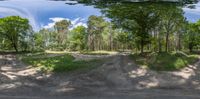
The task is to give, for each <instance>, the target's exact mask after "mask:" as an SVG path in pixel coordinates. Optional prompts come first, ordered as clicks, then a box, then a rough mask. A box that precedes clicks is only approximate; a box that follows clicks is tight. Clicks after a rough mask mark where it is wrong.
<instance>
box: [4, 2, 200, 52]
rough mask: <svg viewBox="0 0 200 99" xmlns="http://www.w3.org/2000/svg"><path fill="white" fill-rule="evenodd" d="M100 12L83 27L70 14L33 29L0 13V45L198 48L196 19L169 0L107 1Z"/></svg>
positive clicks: (23, 48)
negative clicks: (142, 0)
mask: <svg viewBox="0 0 200 99" xmlns="http://www.w3.org/2000/svg"><path fill="white" fill-rule="evenodd" d="M102 13H104V16H94V15H92V16H90V17H89V18H88V21H87V27H85V26H78V27H75V28H73V29H72V28H71V27H72V24H71V22H70V21H69V20H62V21H60V22H57V23H56V24H55V25H54V27H53V28H51V29H45V28H43V29H41V30H39V31H38V32H37V31H33V30H32V27H31V25H30V24H29V22H28V20H27V19H24V18H21V17H19V16H10V17H5V18H1V19H0V26H1V28H0V30H1V32H0V34H1V39H0V43H1V46H0V49H1V50H2V51H6V50H8V51H9V50H10V51H12V50H13V51H14V50H15V51H16V52H18V51H44V50H54V51H97V50H108V51H125V50H131V51H134V52H138V51H140V53H144V52H172V51H188V50H189V51H190V52H192V51H197V50H199V49H200V28H199V27H200V21H198V22H196V23H191V22H188V21H187V20H186V18H185V17H184V16H183V14H184V12H183V11H182V9H181V7H177V4H173V3H165V4H160V3H150V4H149V3H142V4H140V3H139V4H137V3H136V4H111V5H109V6H108V7H107V8H104V9H102Z"/></svg>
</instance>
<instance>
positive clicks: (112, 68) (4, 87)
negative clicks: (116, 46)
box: [0, 53, 200, 99]
mask: <svg viewBox="0 0 200 99" xmlns="http://www.w3.org/2000/svg"><path fill="white" fill-rule="evenodd" d="M73 56H74V57H76V58H77V60H80V59H91V58H94V57H95V58H104V59H105V60H106V61H105V63H104V64H103V65H101V66H99V67H97V68H94V69H92V70H90V71H81V72H80V71H78V72H77V71H75V72H70V73H51V74H44V73H41V72H40V71H39V70H37V69H36V68H33V67H31V66H27V65H26V64H24V63H23V62H21V61H19V60H18V59H17V58H16V55H13V54H6V55H0V66H1V72H0V73H1V74H0V98H1V99H55V98H56V99H66V98H69V99H122V98H123V99H132V98H136V99H199V98H200V95H199V93H200V61H198V62H197V63H195V64H193V65H190V66H188V67H186V68H184V69H182V70H180V71H173V72H164V71H162V72H156V71H152V70H149V69H146V68H142V67H140V66H137V65H136V64H135V63H134V62H133V61H132V60H131V58H130V57H129V56H128V55H126V54H120V55H119V54H117V55H115V54H113V55H101V56H94V55H91V56H90V55H82V54H76V53H74V54H73ZM50 57H52V56H50Z"/></svg>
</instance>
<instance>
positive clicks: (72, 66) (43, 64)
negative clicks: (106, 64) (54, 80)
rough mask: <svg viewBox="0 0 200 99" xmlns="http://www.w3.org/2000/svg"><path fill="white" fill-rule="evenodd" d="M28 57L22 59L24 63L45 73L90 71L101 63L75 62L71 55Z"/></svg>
mask: <svg viewBox="0 0 200 99" xmlns="http://www.w3.org/2000/svg"><path fill="white" fill-rule="evenodd" d="M36 57H37V58H35V55H34V57H33V56H28V57H24V58H22V61H23V62H25V63H27V64H30V65H32V66H35V67H39V68H41V70H42V71H45V72H51V71H54V72H67V71H74V70H78V69H90V68H93V67H95V66H97V65H98V64H99V63H101V61H100V60H91V61H74V57H72V56H71V55H62V56H55V57H46V58H45V57H42V58H38V56H36Z"/></svg>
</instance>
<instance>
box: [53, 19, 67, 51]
mask: <svg viewBox="0 0 200 99" xmlns="http://www.w3.org/2000/svg"><path fill="white" fill-rule="evenodd" d="M70 25H71V22H70V21H68V20H62V21H60V22H56V24H55V26H54V29H55V30H56V32H57V43H58V46H59V47H62V49H63V48H64V47H65V46H64V45H66V41H67V35H68V33H69V26H70Z"/></svg>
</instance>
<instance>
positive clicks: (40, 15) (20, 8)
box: [0, 0, 101, 30]
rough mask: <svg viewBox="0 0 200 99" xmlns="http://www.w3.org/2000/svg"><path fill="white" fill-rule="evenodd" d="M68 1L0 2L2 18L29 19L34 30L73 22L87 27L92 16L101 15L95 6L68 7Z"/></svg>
mask: <svg viewBox="0 0 200 99" xmlns="http://www.w3.org/2000/svg"><path fill="white" fill-rule="evenodd" d="M65 3H66V1H46V0H9V1H1V2H0V17H5V16H10V15H19V16H21V17H24V18H28V19H29V21H30V24H31V25H32V26H33V28H34V30H39V29H40V28H41V27H46V28H47V27H51V26H52V25H53V24H54V23H55V22H56V21H60V20H63V19H67V20H71V21H72V23H73V25H74V26H77V25H85V23H86V22H87V19H88V17H89V16H90V15H101V13H100V10H99V9H96V8H94V7H93V6H84V5H81V4H76V5H67V4H65Z"/></svg>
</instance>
